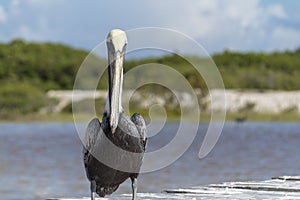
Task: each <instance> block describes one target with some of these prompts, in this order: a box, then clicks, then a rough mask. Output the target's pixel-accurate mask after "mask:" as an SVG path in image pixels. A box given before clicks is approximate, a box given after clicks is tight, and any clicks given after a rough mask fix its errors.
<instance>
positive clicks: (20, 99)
mask: <svg viewBox="0 0 300 200" xmlns="http://www.w3.org/2000/svg"><path fill="white" fill-rule="evenodd" d="M87 55H88V52H86V51H84V50H79V49H74V48H72V47H69V46H66V45H62V44H54V43H34V42H25V41H22V40H14V41H12V42H10V43H7V44H6V43H0V84H1V87H0V119H2V120H7V119H15V118H19V117H16V116H19V115H20V116H24V115H27V116H29V118H32V116H39V115H40V114H38V111H39V110H40V109H41V108H42V107H44V106H45V105H48V104H51V103H53V101H52V100H49V99H47V98H46V95H45V94H46V91H48V90H50V89H54V90H58V89H61V90H70V89H72V88H73V84H74V80H75V77H76V73H77V71H78V69H79V67H80V65H81V63H82V62H83V61H84V59H85V57H86V56H87ZM190 58H192V57H190ZM212 58H213V60H214V61H215V63H216V65H217V66H218V68H219V70H220V72H221V75H222V77H223V80H224V84H225V87H226V88H239V89H259V90H264V89H273V90H299V89H300V79H299V77H300V48H299V49H297V50H295V51H285V52H272V53H238V52H231V51H224V52H223V53H219V54H215V55H213V56H212ZM197 59H200V61H201V62H203V63H205V62H207V61H208V58H197ZM91 62H94V63H93V66H94V67H97V66H98V64H97V63H98V62H99V63H100V62H101V64H102V65H103V64H106V60H103V59H101V58H97V57H95V59H94V60H92V61H91ZM149 63H159V64H163V65H166V66H169V67H172V68H173V69H175V70H177V71H178V72H180V73H181V74H182V75H183V76H184V77H185V78H186V80H188V81H189V83H190V84H191V85H192V87H194V88H201V89H202V91H203V93H202V95H205V94H206V93H207V90H206V85H205V82H204V81H203V79H202V77H201V75H200V74H199V73H198V72H197V71H196V70H195V69H194V67H193V66H192V65H191V64H190V63H189V62H188V61H187V60H185V59H183V58H181V57H180V56H178V55H176V54H169V55H165V56H162V57H158V58H156V57H152V58H145V59H140V60H138V59H135V60H132V59H131V60H128V59H127V60H126V62H125V67H124V71H125V72H126V71H128V70H130V69H132V68H134V67H136V66H138V65H142V64H149ZM204 65H205V64H204ZM89 74H93V75H94V76H98V75H97V73H95V69H94V71H93V69H92V71H90V72H88V74H87V77H88V75H89ZM88 81H89V80H88V79H86V82H88ZM106 87H107V77H106V76H104V78H103V80H101V82H100V83H99V87H98V88H101V89H103V88H106ZM140 89H141V90H146V91H155V92H156V93H157V92H164V91H165V90H164V89H159V88H157V87H156V88H152V89H151V87H145V88H144V89H143V88H140ZM87 103H88V102H87ZM133 105H134V104H133ZM249 107H251V105H249ZM82 109H83V110H84V109H85V108H84V107H83V108H82ZM96 109H98V110H99V111H100V109H101V108H96ZM136 109H139V108H136ZM168 110H172V109H171V108H168ZM248 110H250V108H245V110H243V111H241V113H243V114H244V115H247V116H250V118H251V116H252V113H251V111H248ZM70 111H71V107H70V106H68V107H66V108H65V109H64V113H66V114H68V113H70ZM143 112H147V111H143ZM34 113H35V114H34ZM245 113H246V114H245ZM176 114H178V109H177V110H176V109H175V110H174V115H176ZM284 115H286V116H287V115H288V116H294V115H295V113H294V112H293V111H290V110H287V111H286V112H285V113H284ZM30 116H31V117H30ZM33 118H34V117H33Z"/></svg>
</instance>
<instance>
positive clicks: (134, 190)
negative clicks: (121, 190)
mask: <svg viewBox="0 0 300 200" xmlns="http://www.w3.org/2000/svg"><path fill="white" fill-rule="evenodd" d="M131 188H132V200H135V198H136V193H137V178H134V177H131Z"/></svg>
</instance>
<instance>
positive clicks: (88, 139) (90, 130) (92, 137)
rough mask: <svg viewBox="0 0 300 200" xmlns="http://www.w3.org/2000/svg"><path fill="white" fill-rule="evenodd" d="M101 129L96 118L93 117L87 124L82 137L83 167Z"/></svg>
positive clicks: (86, 163)
mask: <svg viewBox="0 0 300 200" xmlns="http://www.w3.org/2000/svg"><path fill="white" fill-rule="evenodd" d="M100 129H101V123H100V121H99V120H98V119H97V118H94V119H93V120H92V121H90V123H89V125H88V126H87V129H86V132H85V137H84V144H83V151H82V152H83V161H84V166H85V168H86V167H87V165H88V162H89V159H90V155H91V151H92V148H93V147H94V146H95V142H96V139H97V136H98V133H99V131H100Z"/></svg>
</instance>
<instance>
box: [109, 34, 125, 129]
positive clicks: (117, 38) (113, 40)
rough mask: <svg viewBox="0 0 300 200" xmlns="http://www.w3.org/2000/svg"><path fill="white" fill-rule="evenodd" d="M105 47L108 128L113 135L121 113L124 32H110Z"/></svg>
mask: <svg viewBox="0 0 300 200" xmlns="http://www.w3.org/2000/svg"><path fill="white" fill-rule="evenodd" d="M106 45H107V50H108V79H109V93H108V101H109V102H108V103H109V105H108V109H107V112H108V114H109V116H110V127H111V130H112V133H114V132H115V130H116V128H117V126H118V123H119V114H120V112H121V111H122V106H121V96H122V85H123V62H124V55H125V49H126V45H127V37H126V34H125V32H124V31H122V30H120V29H114V30H112V31H111V32H110V33H109V34H108V36H107V38H106Z"/></svg>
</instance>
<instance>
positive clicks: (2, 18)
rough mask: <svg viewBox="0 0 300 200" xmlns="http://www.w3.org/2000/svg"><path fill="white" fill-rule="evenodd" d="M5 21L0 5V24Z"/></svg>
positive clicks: (4, 14)
mask: <svg viewBox="0 0 300 200" xmlns="http://www.w3.org/2000/svg"><path fill="white" fill-rule="evenodd" d="M5 21H6V13H5V11H4V9H3V8H2V6H1V5H0V24H1V23H4V22H5Z"/></svg>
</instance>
